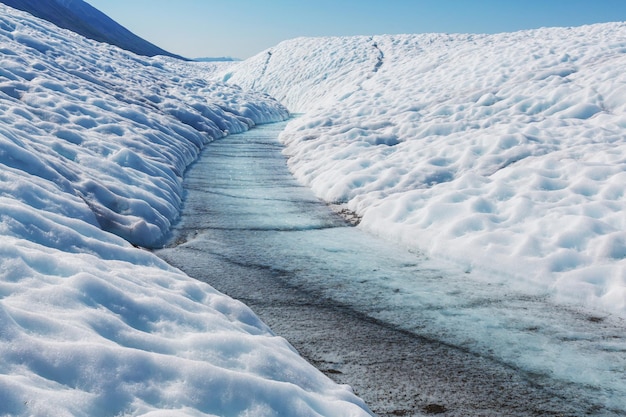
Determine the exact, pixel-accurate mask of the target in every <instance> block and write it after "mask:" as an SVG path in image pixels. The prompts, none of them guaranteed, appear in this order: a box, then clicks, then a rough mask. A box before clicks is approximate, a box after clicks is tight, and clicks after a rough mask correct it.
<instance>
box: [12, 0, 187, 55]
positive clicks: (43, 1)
mask: <svg viewBox="0 0 626 417" xmlns="http://www.w3.org/2000/svg"><path fill="white" fill-rule="evenodd" d="M0 3H4V4H6V5H7V6H10V7H13V8H15V9H19V10H23V11H25V12H28V13H30V14H32V15H33V16H36V17H39V18H41V19H45V20H47V21H49V22H52V23H54V24H55V25H57V26H59V27H62V28H64V29H69V30H71V31H73V32H76V33H78V34H80V35H82V36H84V37H86V38H89V39H93V40H96V41H99V42H106V43H109V44H111V45H116V46H119V47H120V48H122V49H126V50H128V51H131V52H134V53H136V54H139V55H145V56H155V55H163V56H171V57H175V58H180V59H182V58H181V57H179V56H178V55H174V54H172V53H170V52H167V51H165V50H163V49H161V48H159V47H158V46H156V45H153V44H152V43H150V42H148V41H146V40H145V39H142V38H140V37H139V36H137V35H135V34H134V33H132V32H131V31H129V30H128V29H126V28H125V27H123V26H122V25H120V24H119V23H117V22H116V21H114V20H113V19H111V18H110V17H108V16H107V15H105V14H104V13H102V12H101V11H100V10H98V9H96V8H94V7H92V6H91V5H90V4H88V3H86V2H84V1H83V0H39V1H33V0H1V1H0Z"/></svg>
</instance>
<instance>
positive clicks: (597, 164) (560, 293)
mask: <svg viewBox="0 0 626 417" xmlns="http://www.w3.org/2000/svg"><path fill="white" fill-rule="evenodd" d="M217 76H219V77H221V78H222V79H223V80H226V81H229V82H232V83H236V84H239V85H240V86H242V87H244V88H254V89H257V90H260V91H264V92H267V93H269V94H270V95H272V96H274V97H276V98H277V99H278V100H280V101H281V102H282V103H283V104H285V105H286V106H287V107H288V108H289V110H290V111H292V112H305V113H306V114H304V115H303V116H302V117H300V118H299V119H297V120H295V121H293V122H292V123H290V124H289V125H288V126H287V129H286V131H285V132H284V133H283V134H282V136H281V138H282V141H283V142H284V143H285V144H286V146H287V148H286V151H285V153H286V155H287V156H288V157H289V158H290V159H289V163H290V169H291V170H292V172H293V173H294V174H295V176H296V177H297V178H299V179H300V180H301V181H302V182H303V183H305V184H307V185H309V186H310V187H312V189H313V190H314V191H315V193H316V194H317V195H318V196H319V197H321V198H323V199H325V200H326V201H329V202H332V203H340V204H345V206H347V208H348V209H350V210H352V211H354V212H356V213H358V214H359V215H360V216H362V222H361V227H364V228H366V229H368V230H370V231H372V232H374V233H376V234H379V235H382V236H385V237H387V238H389V239H393V240H397V241H401V242H403V243H404V244H406V245H408V246H410V247H412V248H418V249H420V250H421V251H424V252H425V253H427V254H430V255H431V256H436V257H443V258H447V259H450V260H453V261H455V262H458V263H460V264H461V265H463V266H464V267H466V268H467V270H468V272H469V271H471V270H476V269H481V270H483V272H484V271H493V272H495V273H496V274H495V275H494V279H502V280H508V281H509V282H511V283H512V284H514V285H521V286H527V287H532V288H534V289H539V290H541V291H545V292H546V294H552V295H554V296H555V297H556V298H557V299H560V300H563V301H570V302H571V301H573V302H576V303H583V304H585V305H587V306H592V307H594V308H601V309H604V310H607V311H610V312H614V313H618V314H620V315H626V216H625V215H624V213H626V196H625V191H626V25H625V24H623V23H611V24H599V25H592V26H584V27H577V28H548V29H539V30H532V31H523V32H517V33H504V34H497V35H447V34H433V35H431V34H425V35H399V36H374V37H341V38H302V39H295V40H291V41H286V42H283V43H281V44H279V45H278V46H276V47H274V48H272V49H270V50H268V51H265V52H262V53H260V54H259V55H257V56H255V57H253V58H251V59H249V60H247V61H244V62H242V63H240V64H237V65H236V66H233V67H231V68H228V69H226V70H225V71H224V72H222V73H221V74H217Z"/></svg>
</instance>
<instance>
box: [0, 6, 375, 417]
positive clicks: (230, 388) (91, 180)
mask: <svg viewBox="0 0 626 417" xmlns="http://www.w3.org/2000/svg"><path fill="white" fill-rule="evenodd" d="M285 117H287V111H286V110H285V108H284V107H282V106H281V105H280V104H278V103H277V102H276V101H275V100H273V99H271V98H270V97H268V96H267V95H264V94H253V93H246V92H244V91H242V90H241V89H240V88H238V87H234V86H227V85H224V84H222V83H215V82H207V81H203V80H200V79H193V78H186V77H183V76H180V75H179V74H177V73H176V72H174V71H172V70H168V69H166V66H165V65H164V64H163V63H162V62H161V61H158V60H151V59H146V58H139V57H138V56H135V55H132V54H130V53H127V52H125V51H122V50H119V49H117V48H115V47H111V46H108V45H104V44H98V43H95V42H92V41H88V40H85V39H83V38H81V37H79V36H77V35H75V34H73V33H71V32H68V31H63V30H60V29H58V28H56V27H54V26H53V25H51V24H48V23H47V22H44V21H41V20H38V19H35V18H33V17H32V16H29V15H27V14H25V13H22V12H18V11H16V10H13V9H11V8H8V7H6V6H4V5H0V236H1V239H0V357H1V358H2V361H1V362H0V415H3V416H4V415H11V416H33V415H35V416H45V415H54V416H113V415H132V416H139V415H146V416H148V415H150V416H157V415H168V416H200V415H215V416H217V415H219V416H246V415H254V416H276V415H285V416H287V415H288V416H307V417H309V416H366V415H369V413H368V411H367V408H366V407H365V405H364V404H363V403H362V401H361V400H359V399H358V398H357V397H356V396H355V395H354V394H353V393H352V392H351V390H350V389H349V387H346V386H338V385H336V384H334V383H333V382H332V381H330V380H329V379H328V378H326V377H325V376H324V375H322V374H321V373H320V372H319V371H317V370H316V369H315V368H313V367H312V366H311V365H309V364H308V363H306V362H305V361H304V360H303V359H302V358H301V357H300V356H299V355H298V353H297V352H295V350H294V349H293V348H292V347H291V346H290V345H289V344H288V343H287V342H286V341H285V340H284V339H282V338H280V337H276V336H275V335H274V334H273V333H272V332H271V331H270V329H268V328H267V327H266V326H265V325H264V324H263V323H262V322H261V321H260V320H259V319H258V318H257V317H256V316H255V315H254V314H253V313H252V312H251V311H250V310H249V309H248V308H247V307H246V306H244V305H243V304H241V303H240V302H237V301H234V300H232V299H230V298H229V297H226V296H224V295H222V294H220V293H218V292H217V291H215V290H214V289H212V288H211V287H210V286H208V285H206V284H202V283H199V282H197V281H195V280H193V279H191V278H189V277H187V276H186V275H184V274H183V273H182V272H180V271H178V270H175V269H174V268H171V267H170V266H168V265H167V264H166V263H164V262H163V261H161V260H159V259H158V258H157V257H156V256H154V255H153V254H151V253H150V252H148V251H145V250H142V249H138V248H135V247H133V245H131V243H132V244H134V245H141V246H154V245H158V244H159V242H160V241H161V240H162V239H163V236H164V234H165V233H166V232H167V231H168V229H169V226H170V224H171V222H172V221H173V220H174V219H176V217H177V216H178V211H179V209H180V205H181V198H182V175H183V173H184V171H185V169H186V167H187V166H188V165H189V164H190V163H191V162H193V161H194V160H195V158H196V157H197V156H198V153H199V152H200V150H201V149H202V147H203V146H204V145H205V144H207V143H208V142H209V141H211V140H215V139H218V138H220V137H222V136H224V135H226V134H228V133H234V132H241V131H244V130H246V129H248V128H249V127H251V126H253V125H255V124H257V123H262V122H269V121H274V120H282V119H284V118H285ZM110 232H114V233H115V234H113V233H110ZM129 242H130V243H129Z"/></svg>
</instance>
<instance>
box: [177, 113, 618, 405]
mask: <svg viewBox="0 0 626 417" xmlns="http://www.w3.org/2000/svg"><path fill="white" fill-rule="evenodd" d="M283 126H284V124H275V125H269V126H262V127H259V128H257V129H255V130H253V131H250V132H247V133H244V134H241V135H235V136H231V137H228V138H225V139H223V140H220V141H217V142H214V143H212V144H211V145H209V146H208V147H207V148H206V149H205V151H204V153H203V156H202V159H201V161H200V163H198V164H197V165H196V166H194V167H193V169H192V170H191V171H190V174H189V175H190V178H189V179H188V183H189V184H190V191H189V194H188V196H187V200H186V207H187V208H186V210H189V211H190V212H194V213H195V215H194V216H193V217H189V218H187V217H186V216H183V218H182V221H181V223H179V224H178V225H177V226H176V236H177V239H178V243H179V244H180V245H181V247H184V248H187V249H188V250H189V251H187V252H184V251H183V252H181V253H182V254H183V255H184V256H185V258H184V259H183V260H182V262H183V263H185V264H189V265H193V263H194V259H195V257H197V256H200V257H201V256H203V253H206V252H210V253H212V254H218V255H219V256H220V257H225V258H227V259H228V260H229V261H230V262H232V263H234V264H237V265H254V266H255V267H257V268H264V269H271V270H277V271H281V273H282V274H283V275H287V276H289V282H290V284H293V285H297V286H299V287H302V288H309V289H313V290H315V291H317V292H321V293H323V294H324V295H325V296H326V297H329V298H331V299H334V300H336V301H337V302H339V303H342V304H345V305H348V306H350V307H351V308H354V309H355V310H358V311H360V312H363V313H365V314H367V315H369V316H371V317H375V318H377V319H380V320H381V321H383V322H385V323H388V324H391V325H394V326H398V327H399V328H402V329H405V330H408V331H410V332H413V333H415V334H418V335H421V336H425V337H427V338H429V339H433V340H438V341H441V342H442V343H447V344H450V345H453V346H457V347H459V348H461V349H467V350H469V351H471V352H474V353H476V354H478V355H482V356H486V357H489V358H492V359H494V360H495V361H497V362H499V363H504V364H507V365H508V366H511V367H512V368H514V369H517V370H518V371H519V372H520V373H522V374H525V375H527V377H528V378H529V379H530V380H532V381H534V382H536V383H537V384H540V385H542V386H545V387H546V389H547V390H549V391H551V392H552V393H553V395H554V396H558V397H563V398H564V399H565V401H568V399H569V401H570V404H569V406H571V407H572V408H573V410H574V413H575V414H576V413H577V412H578V413H581V414H583V413H586V412H590V413H591V414H592V415H623V414H624V413H626V337H625V335H624V332H623V328H624V327H623V326H624V323H623V321H622V320H620V319H616V318H613V317H611V316H609V315H606V314H601V313H594V312H591V311H589V310H585V309H582V308H577V307H575V306H572V305H565V304H557V303H555V302H554V301H553V300H551V298H550V297H549V296H548V295H547V294H546V293H545V292H542V291H540V290H537V289H532V288H529V287H524V286H517V287H516V286H515V285H512V283H511V282H509V281H507V280H497V279H495V277H493V276H491V275H488V274H487V275H483V274H482V273H481V272H480V271H468V270H465V269H459V268H458V267H457V266H451V265H450V264H446V263H443V262H441V261H436V260H430V259H428V258H427V257H425V256H424V255H422V254H420V253H414V252H410V251H408V250H407V249H406V248H404V247H401V246H397V245H395V244H392V243H389V242H387V241H384V240H381V239H379V238H376V237H373V236H372V235H369V234H368V233H364V232H363V231H362V230H360V229H359V228H354V227H347V225H346V223H345V222H343V221H341V220H340V219H339V218H338V217H337V216H336V215H335V214H334V213H332V212H331V211H330V210H329V209H328V207H327V206H325V205H324V204H322V203H320V202H319V201H318V200H317V199H316V198H315V197H314V195H313V194H312V193H311V192H310V190H309V189H307V188H304V187H302V186H301V185H300V184H298V183H297V182H295V180H294V179H293V178H291V177H290V175H289V174H288V171H287V169H286V161H285V160H284V158H283V156H282V155H281V154H280V150H281V146H280V143H279V141H278V139H277V136H278V134H279V132H280V130H281V129H282V127H283ZM225 236H228V238H224V237H225ZM224 242H229V243H224ZM234 242H236V243H237V244H235V243H234ZM177 256H180V255H177ZM179 261H180V260H179ZM209 268H210V266H209ZM215 273H219V271H217V272H215ZM251 279H254V278H251ZM513 284H514V283H513ZM570 411H571V410H570Z"/></svg>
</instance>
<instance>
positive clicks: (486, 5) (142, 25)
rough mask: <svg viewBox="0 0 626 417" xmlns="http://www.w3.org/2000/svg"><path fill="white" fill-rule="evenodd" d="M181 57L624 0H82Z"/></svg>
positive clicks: (516, 17)
mask: <svg viewBox="0 0 626 417" xmlns="http://www.w3.org/2000/svg"><path fill="white" fill-rule="evenodd" d="M86 1H87V2H88V3H89V4H91V5H92V6H94V7H96V8H97V9H99V10H101V11H102V12H104V13H106V14H107V15H109V16H110V17H111V18H113V19H114V20H116V21H117V22H118V23H120V24H122V25H123V26H125V27H126V28H128V29H130V30H131V31H132V32H134V33H135V34H137V35H139V36H141V37H143V38H145V39H147V40H149V41H150V42H152V43H154V44H156V45H158V46H160V47H162V48H164V49H166V50H168V51H170V52H173V53H177V54H180V55H183V56H186V57H191V58H196V57H208V56H211V57H216V56H232V57H237V58H249V57H250V56H252V55H255V54H256V53H258V52H261V51H263V50H264V49H266V48H269V47H271V46H274V45H276V44H277V43H279V42H280V41H283V40H286V39H291V38H295V37H298V36H330V35H335V36H344V35H379V34H398V33H430V32H446V33H497V32H510V31H516V30H521V29H532V28H538V27H545V26H579V25H583V24H588V23H599V22H616V21H626V0H219V1H213V0H86Z"/></svg>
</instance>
